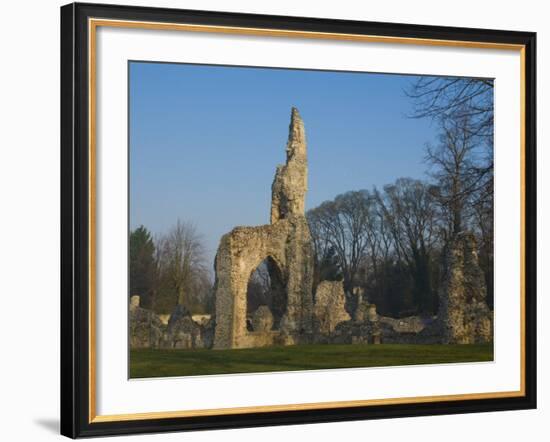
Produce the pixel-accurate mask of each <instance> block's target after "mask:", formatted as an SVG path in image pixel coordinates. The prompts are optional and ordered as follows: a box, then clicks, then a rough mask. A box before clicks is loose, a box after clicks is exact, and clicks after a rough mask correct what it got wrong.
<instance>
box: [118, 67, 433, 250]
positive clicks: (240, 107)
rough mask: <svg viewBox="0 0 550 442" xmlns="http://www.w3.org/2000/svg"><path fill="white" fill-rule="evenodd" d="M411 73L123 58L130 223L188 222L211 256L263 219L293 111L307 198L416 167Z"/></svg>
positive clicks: (417, 134)
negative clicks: (301, 132) (304, 150)
mask: <svg viewBox="0 0 550 442" xmlns="http://www.w3.org/2000/svg"><path fill="white" fill-rule="evenodd" d="M414 79H415V77H411V76H401V75H387V74H370V73H345V72H327V71H306V70H289V69H264V68H247V67H245V68H240V67H222V66H198V65H185V64H168V63H142V62H131V63H130V91H129V92H130V93H129V97H130V104H129V105H130V228H132V229H133V228H135V227H137V226H139V225H141V224H143V225H144V226H146V227H147V228H148V229H149V230H150V231H151V232H153V233H162V232H165V231H167V230H168V229H169V228H170V226H172V225H173V224H174V223H175V222H176V220H177V219H178V218H180V219H181V220H185V221H190V222H193V223H194V224H195V225H196V226H197V229H198V230H199V231H200V233H201V234H202V235H203V236H204V239H205V244H206V247H207V252H208V257H209V259H211V260H213V258H214V256H215V253H216V249H217V246H218V243H219V239H220V237H221V235H223V234H224V233H226V232H228V231H230V230H231V229H232V228H233V227H235V226H238V225H261V224H266V223H268V222H269V210H270V203H271V182H272V180H273V176H274V173H275V168H276V166H277V164H281V163H284V161H285V146H286V141H287V136H288V125H289V121H290V110H291V107H292V106H296V107H297V108H298V109H299V111H300V114H301V116H302V118H303V120H304V124H305V129H306V136H307V141H308V161H309V191H308V195H307V201H306V209H309V208H313V207H316V206H317V205H319V204H320V203H321V202H323V201H325V200H328V199H333V198H334V197H335V196H336V195H338V194H340V193H343V192H346V191H348V190H359V189H371V188H372V187H373V186H377V187H382V186H383V185H384V184H388V183H391V182H393V181H395V180H396V179H397V178H399V177H412V178H423V177H424V176H425V171H426V164H425V163H424V162H423V157H424V146H425V144H426V143H427V142H433V141H434V140H435V138H436V128H435V127H434V126H433V125H432V124H431V123H430V122H429V121H427V120H418V119H410V118H408V117H407V115H409V114H410V113H411V110H412V109H411V100H410V98H408V97H406V95H405V93H404V90H405V89H406V88H407V87H408V86H409V85H410V83H411V82H412V81H414Z"/></svg>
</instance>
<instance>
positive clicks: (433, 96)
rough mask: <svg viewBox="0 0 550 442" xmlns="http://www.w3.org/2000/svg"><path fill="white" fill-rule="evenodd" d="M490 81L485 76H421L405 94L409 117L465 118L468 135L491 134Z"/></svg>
mask: <svg viewBox="0 0 550 442" xmlns="http://www.w3.org/2000/svg"><path fill="white" fill-rule="evenodd" d="M493 92H494V82H493V80H492V79H487V78H461V77H431V76H421V77H418V79H417V80H415V81H414V82H413V83H412V85H411V86H410V88H409V89H408V90H407V91H406V94H407V95H408V96H409V97H410V98H412V99H413V104H414V111H413V113H412V115H411V117H413V118H432V119H434V120H437V121H441V120H443V121H448V120H455V123H459V122H461V121H465V119H467V120H468V125H467V126H465V127H464V128H463V129H464V130H467V131H468V132H469V135H470V136H472V137H481V138H489V139H491V144H492V138H493V122H494V106H493Z"/></svg>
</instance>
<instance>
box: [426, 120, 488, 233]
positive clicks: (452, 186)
mask: <svg viewBox="0 0 550 442" xmlns="http://www.w3.org/2000/svg"><path fill="white" fill-rule="evenodd" d="M467 127H469V122H468V118H467V117H465V118H464V119H463V120H460V121H458V122H457V121H456V120H442V121H441V135H440V138H439V143H438V144H437V146H435V147H433V146H430V145H427V147H426V161H427V162H428V164H429V165H430V167H431V176H432V177H433V178H434V179H435V182H436V186H435V187H434V188H433V189H434V196H435V197H436V198H437V200H438V202H439V203H440V206H441V209H442V213H443V216H444V217H445V218H446V220H447V227H446V234H447V236H453V235H455V234H456V233H458V232H460V231H461V230H462V229H464V228H467V227H469V221H470V218H471V216H472V208H473V206H474V203H475V200H476V199H478V198H488V199H489V200H492V192H493V187H492V176H493V162H492V156H491V158H490V159H489V158H488V157H487V153H486V150H485V148H484V147H483V146H481V145H480V144H479V143H478V142H477V141H478V140H477V137H475V136H473V135H472V132H471V131H470V130H468V129H467ZM487 193H488V194H487Z"/></svg>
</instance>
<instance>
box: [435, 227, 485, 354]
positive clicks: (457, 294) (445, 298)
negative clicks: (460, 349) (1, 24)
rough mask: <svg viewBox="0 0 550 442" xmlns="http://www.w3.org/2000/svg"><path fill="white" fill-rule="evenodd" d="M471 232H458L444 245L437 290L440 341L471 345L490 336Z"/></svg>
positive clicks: (480, 277) (482, 283) (480, 276)
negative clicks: (441, 274) (441, 333)
mask: <svg viewBox="0 0 550 442" xmlns="http://www.w3.org/2000/svg"><path fill="white" fill-rule="evenodd" d="M486 297H487V290H486V287H485V279H484V275H483V272H482V270H481V268H480V267H479V263H478V257H477V251H476V242H475V238H474V236H473V234H471V233H469V232H461V233H459V234H458V235H457V236H456V238H455V239H454V240H453V241H452V242H450V243H449V244H448V246H447V250H446V254H445V260H444V274H443V283H442V285H441V290H440V293H439V320H440V321H441V326H442V330H443V342H445V343H450V344H473V343H482V342H491V341H492V339H493V319H492V312H491V311H490V310H489V307H488V306H487V302H486Z"/></svg>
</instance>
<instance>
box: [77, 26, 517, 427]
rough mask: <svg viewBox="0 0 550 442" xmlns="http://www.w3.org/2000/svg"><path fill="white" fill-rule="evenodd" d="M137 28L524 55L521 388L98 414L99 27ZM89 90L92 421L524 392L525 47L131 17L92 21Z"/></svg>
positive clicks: (492, 396)
mask: <svg viewBox="0 0 550 442" xmlns="http://www.w3.org/2000/svg"><path fill="white" fill-rule="evenodd" d="M100 26H103V27H115V28H134V29H147V30H170V31H186V32H207V33H218V34H236V35H255V36H270V37H293V38H306V39H325V40H339V41H357V42H370V43H389V44H412V45H419V46H443V47H461V48H477V49H497V50H509V51H518V52H519V53H520V181H521V182H520V210H521V214H520V217H521V220H520V221H521V222H520V224H521V225H520V389H519V390H518V391H499V392H488V393H464V394H452V395H437V396H415V397H403V398H388V399H366V400H352V401H333V402H316V403H302V404H284V405H260V406H248V407H233V408H216V409H198V410H181V411H154V412H146V413H128V414H111V415H97V414H96V345H95V344H96V311H95V306H96V300H95V295H96V284H95V275H96V233H95V232H96V216H95V215H96V191H95V190H96V35H97V33H96V31H97V28H98V27H100ZM88 36H89V41H88V94H89V97H88V98H89V116H88V124H89V145H88V149H89V168H88V173H89V206H88V209H89V217H90V219H89V231H88V240H89V256H88V259H89V286H88V290H89V303H88V307H89V317H88V319H89V341H88V343H89V355H88V356H89V367H88V375H89V377H88V379H89V382H88V387H89V389H88V393H89V395H88V397H89V401H88V422H89V423H100V422H117V421H133V420H146V419H168V418H178V417H199V416H220V415H235V414H246V413H258V412H262V413H269V412H280V411H299V410H302V411H303V410H322V409H328V408H349V407H365V406H375V405H396V404H413V403H427V402H443V401H460V400H482V399H497V398H513V397H522V396H525V308H526V306H525V191H526V188H525V148H526V145H525V100H526V90H525V87H526V86H525V69H526V66H525V57H526V55H525V45H521V44H506V43H493V42H474V41H460V40H440V39H423V38H412V37H390V36H376V35H362V34H345V33H343V34H339V33H323V32H311V31H292V30H283V29H265V28H245V27H232V26H211V25H196V24H183V23H160V22H145V21H132V20H114V19H113V20H112V19H96V18H89V19H88Z"/></svg>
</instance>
